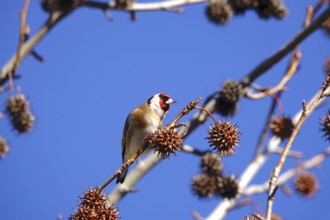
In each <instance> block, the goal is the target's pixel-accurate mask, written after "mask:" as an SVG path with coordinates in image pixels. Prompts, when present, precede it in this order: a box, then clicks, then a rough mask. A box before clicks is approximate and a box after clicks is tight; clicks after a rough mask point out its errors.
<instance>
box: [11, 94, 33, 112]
mask: <svg viewBox="0 0 330 220" xmlns="http://www.w3.org/2000/svg"><path fill="white" fill-rule="evenodd" d="M28 109H29V101H28V100H27V99H26V98H25V96H24V95H23V94H16V95H11V96H9V97H8V99H7V104H6V113H7V114H8V115H9V116H10V117H15V116H16V115H20V114H21V113H22V112H26V111H28Z"/></svg>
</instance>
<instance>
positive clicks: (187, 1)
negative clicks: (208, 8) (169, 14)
mask: <svg viewBox="0 0 330 220" xmlns="http://www.w3.org/2000/svg"><path fill="white" fill-rule="evenodd" d="M205 1H206V0H173V1H161V2H148V3H138V2H134V3H133V4H132V5H131V6H130V7H127V8H124V9H123V8H118V7H117V6H116V3H115V2H108V3H105V2H97V1H84V2H83V3H82V5H83V6H87V7H90V8H96V9H102V10H108V9H115V10H121V11H159V10H166V11H167V10H169V9H171V8H175V7H178V6H183V5H191V4H198V3H203V2H205Z"/></svg>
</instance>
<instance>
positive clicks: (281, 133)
mask: <svg viewBox="0 0 330 220" xmlns="http://www.w3.org/2000/svg"><path fill="white" fill-rule="evenodd" d="M269 127H270V129H271V130H272V133H273V135H275V136H277V137H279V138H281V139H282V140H284V139H286V138H289V137H290V136H291V134H292V131H293V129H294V124H293V122H292V120H291V119H290V118H289V117H285V116H284V115H282V116H279V117H274V119H273V121H272V122H271V123H270V125H269Z"/></svg>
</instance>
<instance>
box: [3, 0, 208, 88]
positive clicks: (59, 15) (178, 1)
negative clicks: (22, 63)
mask: <svg viewBox="0 0 330 220" xmlns="http://www.w3.org/2000/svg"><path fill="white" fill-rule="evenodd" d="M202 2H205V0H174V1H164V2H152V3H133V4H132V6H130V7H129V8H126V9H122V8H116V6H115V3H114V2H111V3H102V2H96V1H88V0H85V1H82V2H81V4H80V5H79V6H88V7H90V8H96V9H102V10H107V9H116V10H123V11H158V10H168V9H171V8H173V7H177V6H183V5H189V4H197V3H202ZM74 9H75V8H72V9H70V10H56V11H54V12H52V13H50V16H49V18H48V20H47V21H46V23H45V24H44V25H43V26H42V27H41V28H40V29H39V31H38V32H37V33H36V34H34V35H33V36H32V37H31V38H30V39H29V40H28V41H26V42H25V43H24V44H23V45H22V48H21V49H20V54H14V55H13V56H12V58H11V59H10V60H9V61H8V62H7V63H6V64H5V65H4V66H3V67H2V68H1V70H0V87H1V86H3V85H4V84H5V83H6V82H7V81H8V79H9V75H10V74H11V73H12V71H13V70H14V69H15V63H16V62H15V61H16V57H17V56H19V57H20V60H23V59H24V58H25V57H26V56H27V55H29V54H30V53H31V52H32V51H33V49H34V47H36V46H37V45H38V43H39V42H40V41H41V40H42V39H43V38H44V37H45V36H46V34H47V33H48V32H49V31H50V30H51V29H52V28H53V27H54V26H55V25H56V24H58V22H59V21H60V20H62V19H63V18H65V17H66V16H67V15H69V14H70V13H71V12H72V11H73V10H74Z"/></svg>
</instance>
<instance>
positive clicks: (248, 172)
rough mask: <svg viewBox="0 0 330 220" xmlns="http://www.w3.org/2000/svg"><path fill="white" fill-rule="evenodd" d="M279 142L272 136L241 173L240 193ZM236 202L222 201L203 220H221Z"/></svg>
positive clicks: (294, 122)
mask: <svg viewBox="0 0 330 220" xmlns="http://www.w3.org/2000/svg"><path fill="white" fill-rule="evenodd" d="M329 91H330V89H329V88H328V89H327V90H326V91H325V93H326V92H329ZM318 95H319V92H318V93H317V94H315V95H314V97H313V98H312V99H311V101H310V102H309V103H311V102H312V100H314V99H315V97H316V96H318ZM322 100H323V99H322ZM320 104H321V102H319V103H318V105H320ZM301 114H302V111H299V112H297V113H296V114H295V116H294V117H293V118H292V122H293V124H297V123H298V120H299V118H300V116H301ZM280 142H281V139H280V138H278V137H276V136H273V137H272V138H271V139H270V140H269V142H268V146H267V149H266V150H265V151H263V152H262V153H260V154H258V155H257V156H256V157H254V158H253V160H252V161H251V162H250V163H249V164H248V166H247V167H246V169H245V170H244V171H243V172H242V174H241V176H240V177H239V182H238V183H239V189H240V191H241V192H245V189H246V187H247V186H248V184H249V183H250V182H251V181H252V180H253V178H254V177H255V176H256V175H257V173H258V172H259V170H260V169H261V168H262V167H263V165H264V164H265V162H266V161H267V159H268V157H269V155H270V152H271V151H272V149H274V148H276V147H278V146H279V144H280ZM329 152H330V150H329ZM268 187H269V182H267V189H268ZM241 196H242V194H239V195H238V196H237V197H236V200H237V199H239V198H240V197H241ZM236 200H234V199H232V200H222V201H221V202H220V203H219V204H218V205H217V207H215V208H214V210H213V211H212V212H211V213H210V214H209V215H208V216H207V217H206V218H205V220H220V219H223V218H224V217H225V216H226V215H227V213H228V211H229V210H230V209H231V207H233V206H234V205H235V204H236Z"/></svg>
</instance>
